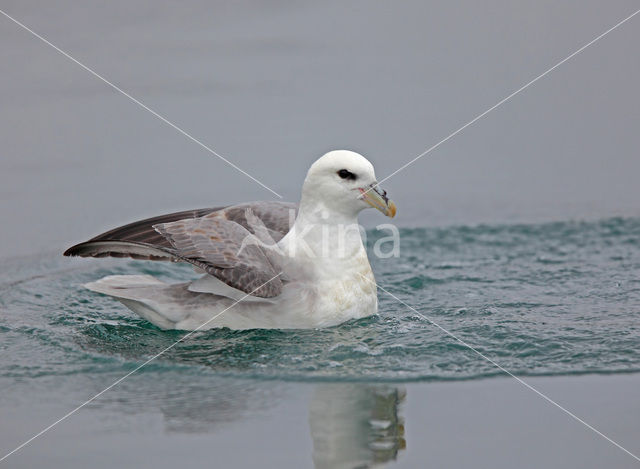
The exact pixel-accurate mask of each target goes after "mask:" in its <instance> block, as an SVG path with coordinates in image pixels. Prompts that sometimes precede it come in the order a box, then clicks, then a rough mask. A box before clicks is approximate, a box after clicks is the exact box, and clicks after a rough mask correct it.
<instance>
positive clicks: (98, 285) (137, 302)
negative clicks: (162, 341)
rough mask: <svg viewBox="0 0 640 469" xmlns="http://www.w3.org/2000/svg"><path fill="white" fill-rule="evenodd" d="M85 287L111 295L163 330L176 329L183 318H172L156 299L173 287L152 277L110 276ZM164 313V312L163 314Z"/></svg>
mask: <svg viewBox="0 0 640 469" xmlns="http://www.w3.org/2000/svg"><path fill="white" fill-rule="evenodd" d="M84 287H85V288H87V289H89V290H91V291H94V292H97V293H102V294H104V295H109V296H112V297H114V298H116V299H117V300H119V301H120V302H122V304H124V305H125V306H126V307H127V308H129V309H130V310H132V311H133V312H135V313H137V314H139V315H140V316H141V317H143V318H144V319H146V320H147V321H149V322H151V323H153V324H155V325H156V326H158V327H160V328H162V329H174V328H175V325H176V322H178V320H180V319H182V318H181V317H180V318H178V317H171V315H169V314H167V312H166V308H162V307H161V304H159V303H158V302H157V301H156V299H157V298H158V296H162V292H163V291H164V290H166V289H168V288H171V285H169V284H167V283H164V282H161V281H160V280H158V279H157V278H155V277H152V276H151V275H109V276H108V277H103V278H101V279H100V280H96V281H95V282H90V283H86V284H84ZM161 311H162V312H161Z"/></svg>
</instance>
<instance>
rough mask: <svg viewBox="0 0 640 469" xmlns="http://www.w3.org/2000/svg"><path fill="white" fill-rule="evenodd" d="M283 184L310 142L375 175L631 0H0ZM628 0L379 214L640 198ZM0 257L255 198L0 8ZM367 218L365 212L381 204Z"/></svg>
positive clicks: (431, 217)
mask: <svg viewBox="0 0 640 469" xmlns="http://www.w3.org/2000/svg"><path fill="white" fill-rule="evenodd" d="M0 5H1V8H2V9H3V10H4V11H6V12H7V13H8V14H10V15H12V16H14V17H16V18H17V19H18V20H20V21H22V22H24V23H25V24H26V25H28V26H29V27H31V28H33V29H34V30H35V31H37V32H38V33H40V34H42V35H43V36H44V37H46V38H47V39H49V40H50V41H51V42H53V43H54V44H56V45H58V46H59V47H60V48H62V49H63V50H65V51H67V52H68V53H70V54H71V55H72V56H74V57H76V58H77V59H78V60H80V61H81V62H83V63H85V64H86V65H87V66H89V67H91V68H94V69H95V70H96V71H97V72H98V73H100V74H102V75H104V76H105V77H106V78H107V79H109V80H111V81H113V82H114V83H116V84H117V85H118V86H120V87H122V88H123V89H125V90H126V91H128V92H129V93H131V94H132V95H133V96H135V97H136V98H138V99H140V100H141V101H143V102H144V103H146V104H147V105H148V106H150V107H152V108H153V109H155V110H157V111H158V112H159V113H161V114H163V115H165V116H167V117H168V118H169V119H170V120H172V121H173V122H175V123H176V124H177V125H179V126H181V127H183V128H184V129H185V130H187V131H188V132H190V133H192V134H193V135H194V136H195V137H196V138H199V139H201V140H202V141H203V142H204V143H206V144H207V145H210V146H211V147H212V148H214V149H215V150H216V151H218V152H220V153H221V154H223V155H225V156H226V157H228V158H229V159H230V160H232V161H233V162H234V163H236V164H237V165H239V166H240V167H242V168H244V169H245V170H246V171H248V172H250V173H252V174H254V175H256V176H257V177H258V178H259V179H261V180H262V181H263V182H264V183H265V184H267V185H269V186H271V187H273V188H274V189H275V190H276V191H277V192H280V193H281V194H282V195H283V196H284V197H285V199H287V200H297V198H298V196H299V190H300V184H301V181H302V179H303V177H304V174H305V172H306V170H307V168H308V166H309V164H310V163H311V162H312V161H313V160H314V159H315V158H317V157H318V156H320V155H321V154H323V153H324V152H325V151H328V150H331V149H335V148H350V149H354V150H357V151H360V152H362V153H364V154H365V155H366V156H368V157H369V158H370V159H371V160H372V161H373V162H374V164H375V165H376V168H377V174H378V177H379V178H382V177H384V176H386V175H388V174H389V173H391V172H392V171H394V170H395V169H396V168H397V167H399V166H400V165H401V164H403V163H405V162H406V161H408V160H410V159H411V158H413V157H414V156H415V155H417V154H419V153H421V152H422V151H424V150H425V149H426V148H428V147H430V146H431V145H433V144H435V143H436V142H438V141H439V140H441V139H442V138H444V137H445V136H447V135H448V134H450V133H451V132H453V131H454V130H456V129H458V128H459V127H460V126H461V125H463V124H464V123H466V122H468V121H469V120H471V119H472V118H473V117H475V116H476V115H478V114H479V113H481V112H483V111H484V110H486V109H487V108H489V107H491V106H492V105H494V104H495V103H496V102H498V101H499V100H500V99H502V98H503V97H505V96H506V95H508V94H509V93H511V92H512V91H514V90H516V89H517V88H519V87H520V86H522V85H523V84H524V83H526V82H527V81H529V80H531V79H532V78H534V77H535V76H537V75H538V74H540V73H542V72H543V71H545V70H547V69H548V68H549V67H551V66H552V65H554V64H555V63H557V62H558V61H560V60H561V59H563V58H564V57H566V56H567V55H569V54H570V53H572V52H573V51H575V50H576V49H578V48H579V47H580V46H582V45H583V44H585V43H587V42H588V41H590V40H592V39H593V38H595V37H596V36H597V35H599V34H601V33H602V32H604V31H605V30H606V29H608V28H609V27H611V26H613V25H614V24H615V23H617V22H618V21H620V20H621V19H623V18H625V17H626V16H628V15H630V14H631V13H633V11H634V10H635V9H636V8H638V3H637V2H634V1H612V2H601V1H584V0H580V1H562V2H557V1H553V2H552V1H542V2H541V1H536V2H512V1H490V2H474V1H464V2H402V3H391V2H364V1H355V2H349V3H346V4H345V3H341V2H340V3H339V2H334V3H327V2H323V3H322V4H321V5H320V4H311V3H307V4H303V3H289V2H272V3H270V4H269V6H266V5H265V4H263V3H262V2H233V3H232V2H228V3H226V4H223V3H219V2H208V1H188V2H180V3H179V4H178V3H172V2H156V1H136V2H130V1H113V2H106V3H105V2H100V1H57V2H44V1H39V2H34V1H25V0H20V1H7V0H2V1H0ZM639 42H640V16H638V17H635V18H633V19H632V20H630V21H629V22H628V23H626V24H624V25H623V26H621V27H620V28H619V29H617V30H616V31H614V32H612V33H611V34H610V35H608V36H606V37H605V38H603V39H602V40H601V41H599V42H597V43H596V44H594V45H593V46H591V47H590V48H588V49H587V50H585V51H584V52H583V53H581V54H579V55H578V56H576V57H575V58H574V59H572V60H571V61H569V62H567V63H566V64H564V65H562V66H561V67H559V68H558V69H556V70H555V71H553V72H552V73H550V74H549V75H548V76H547V77H545V78H543V79H542V80H540V81H539V82H537V83H535V84H534V85H533V86H531V87H530V88H529V89H527V90H526V91H524V92H523V93H522V94H520V95H518V96H516V97H515V98H513V99H512V100H510V101H509V102H507V103H506V104H505V105H503V106H502V107H500V108H498V109H496V110H495V111H494V112H492V113H491V114H489V115H488V116H486V117H485V118H483V119H482V120H480V121H478V122H477V123H476V124H474V125H473V126H471V127H469V128H468V129H466V130H465V131H463V132H462V133H461V134H459V135H458V136H456V137H454V138H453V139H452V140H450V141H449V142H447V143H445V144H444V145H442V146H441V147H440V148H438V149H437V150H435V151H434V152H433V153H431V154H430V155H429V156H427V157H426V158H424V159H422V160H420V161H419V162H418V163H416V164H415V165H413V166H412V167H411V168H410V169H408V170H405V171H403V172H401V173H399V174H398V175H396V176H394V177H393V178H391V179H390V180H389V181H387V183H386V184H385V187H386V189H387V190H388V191H389V193H390V194H391V195H392V196H393V198H394V199H395V200H396V202H397V204H398V207H399V215H398V217H397V219H396V220H397V223H398V224H399V225H435V224H451V223H480V222H483V223H496V222H500V223H501V222H522V221H524V222H535V221H542V220H554V219H567V218H598V217H608V216H613V215H627V216H634V215H638V214H639V213H640V206H639V204H638V201H639V200H640V197H639V196H640V185H639V184H638V183H637V177H638V174H639V172H640V158H639V157H638V148H640V136H639V133H638V121H639V117H640V106H639V104H640V98H639V94H638V92H637V84H638V83H639V82H640V60H638V49H637V45H638V43H639ZM0 84H1V86H0V141H1V147H0V148H1V150H0V151H1V153H0V154H1V159H0V219H2V238H1V239H2V243H1V244H0V256H3V257H7V256H13V255H23V254H28V253H33V252H39V251H42V250H47V251H53V250H60V249H63V248H64V247H66V246H68V245H70V244H71V243H74V242H78V241H82V240H84V239H86V238H87V237H89V236H92V235H95V234H97V233H98V232H100V231H103V230H105V229H108V228H111V227H113V226H116V225H119V224H123V223H125V222H128V221H132V220H134V219H136V218H141V217H145V216H151V215H156V214H160V213H164V212H168V211H171V210H177V209H185V208H194V207H201V206H210V205H216V204H220V203H235V202H241V201H246V200H256V199H272V198H273V196H272V194H270V193H269V192H267V191H266V190H264V189H263V188H261V187H260V186H258V185H257V184H255V183H254V182H252V181H251V180H249V179H247V178H246V177H245V176H243V175H242V174H240V173H238V172H236V171H235V170H234V169H233V168H231V167H229V166H227V165H226V164H225V163H223V162H222V161H220V160H218V159H217V158H216V157H214V156H213V155H211V154H209V153H207V152H206V151H205V150H203V149H202V148H200V147H198V146H197V145H196V144H194V143H193V142H190V141H189V140H187V139H186V138H185V137H184V136H182V135H180V134H179V133H178V132H176V131H175V130H173V129H171V128H170V127H169V126H167V125H166V124H164V123H162V122H161V121H159V120H158V119H156V118H155V117H153V116H152V115H151V114H149V113H148V112H146V111H144V110H143V109H141V108H140V107H138V106H137V105H135V104H134V103H132V102H131V101H129V100H127V99H126V98H125V97H123V96H122V95H120V94H118V93H117V92H115V91H114V90H112V89H111V88H109V87H108V86H107V85H105V84H104V83H102V82H101V81H99V80H98V79H96V78H95V77H93V76H91V75H90V74H89V73H87V72H86V71H85V70H83V69H81V68H80V67H79V66H78V65H76V64H74V63H72V62H71V61H69V60H68V59H67V58H65V57H63V56H62V55H60V54H59V53H57V52H55V51H54V50H53V49H52V48H50V47H49V46H47V45H45V44H44V43H43V42H41V41H39V40H38V39H36V38H34V37H33V36H32V35H30V34H29V33H27V32H26V31H24V30H22V29H21V28H19V27H18V26H17V25H15V24H14V23H12V22H11V21H10V20H8V19H7V18H5V17H0ZM374 215H379V214H370V215H368V216H367V217H365V222H366V224H368V225H369V226H372V225H373V224H376V223H380V222H383V220H382V219H381V218H380V217H379V216H374Z"/></svg>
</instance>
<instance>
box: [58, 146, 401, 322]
mask: <svg viewBox="0 0 640 469" xmlns="http://www.w3.org/2000/svg"><path fill="white" fill-rule="evenodd" d="M376 185H377V182H376V179H375V173H374V169H373V166H372V165H371V163H369V161H367V160H366V159H365V158H364V157H363V156H361V155H359V154H357V153H354V152H350V151H346V150H338V151H333V152H330V153H327V154H326V155H324V156H323V157H322V158H320V159H319V160H317V161H316V162H315V163H314V164H313V165H312V166H311V168H310V169H309V171H308V173H307V177H306V179H305V181H304V184H303V186H302V197H301V200H300V204H299V208H298V212H297V216H296V217H295V222H294V224H293V226H292V227H291V229H290V230H288V232H287V233H286V235H285V236H284V237H283V238H282V239H280V240H279V241H278V242H277V243H276V242H275V241H273V239H272V237H271V236H270V234H269V233H270V230H269V229H268V228H267V227H266V226H265V225H264V224H263V223H262V222H261V220H260V217H259V216H256V215H254V213H253V212H252V210H251V208H250V207H247V208H246V209H245V214H244V215H245V218H246V225H247V226H248V229H244V228H242V227H236V226H233V227H232V226H230V225H229V224H230V223H235V222H234V221H230V220H228V217H226V216H224V212H220V213H222V214H223V215H220V214H219V213H218V212H213V213H211V214H209V215H206V217H208V218H207V219H205V218H204V217H203V218H202V219H200V218H195V219H192V220H187V221H186V222H185V221H179V222H173V224H172V223H166V224H158V225H154V226H153V227H154V228H155V230H156V231H157V232H159V233H161V234H163V235H164V236H166V237H167V239H169V241H171V245H172V248H171V249H164V250H163V252H164V253H165V254H164V255H165V256H167V254H166V253H169V254H172V255H174V258H175V259H177V260H186V261H187V262H192V263H194V264H196V265H198V266H201V267H202V266H204V267H205V268H206V269H207V272H213V274H206V275H204V276H203V277H201V278H200V279H198V280H196V281H194V282H191V283H182V284H173V285H170V284H166V283H164V282H161V281H159V280H158V279H156V278H154V277H151V276H147V275H117V276H108V277H105V278H102V279H100V280H98V281H95V282H92V283H88V284H86V285H85V286H86V287H87V288H88V289H90V290H93V291H95V292H99V293H103V294H106V295H110V296H112V297H114V298H117V299H118V300H120V301H121V302H122V303H123V304H125V305H126V306H127V307H128V308H130V309H131V310H133V311H135V312H136V313H138V314H139V315H140V316H142V317H143V318H145V319H147V320H149V321H150V322H152V323H153V324H155V325H157V326H158V327H161V328H163V329H183V330H195V329H210V328H215V327H229V328H232V329H252V328H316V327H326V326H333V325H336V324H339V323H341V322H344V321H347V320H350V319H356V318H362V317H365V316H369V315H372V314H375V313H376V311H377V305H378V301H377V293H376V287H375V279H374V276H373V272H372V271H371V266H370V265H369V260H368V258H367V253H366V250H365V248H364V245H363V243H362V238H361V235H360V232H359V229H358V221H357V217H358V213H359V212H360V211H361V210H363V209H365V208H367V207H370V206H373V207H375V208H377V209H379V210H380V211H382V212H383V213H385V214H386V215H388V216H393V215H394V214H395V205H394V204H393V202H391V201H389V200H388V199H387V198H386V194H384V193H381V192H380V191H379V190H378V189H377V187H376ZM238 207H239V206H238ZM225 217H226V218H225ZM265 219H266V218H265ZM200 220H202V221H200ZM204 222H206V223H204ZM212 223H214V225H212ZM211 226H215V227H219V228H220V229H219V230H216V231H215V232H213V231H211V232H207V230H206V228H207V227H211ZM228 228H229V229H228ZM230 228H233V229H230ZM210 229H211V228H210ZM198 230H200V231H198ZM221 233H222V234H221ZM241 234H242V235H244V238H242V239H240V238H241V237H242V236H241ZM95 239H98V238H94V240H95ZM243 241H244V243H245V244H243ZM247 241H250V242H249V243H248V244H247ZM88 243H89V242H88ZM88 243H84V244H87V245H89V244H88ZM103 244H104V243H103ZM120 244H122V243H120ZM120 244H119V245H118V246H120ZM94 245H96V243H95V242H94V243H93V244H92V245H91V246H92V247H94ZM79 246H82V245H79ZM230 246H233V247H234V249H235V248H237V247H240V248H241V249H238V250H237V252H235V253H233V255H234V257H233V258H234V259H235V256H236V254H237V253H238V252H240V253H241V254H240V255H238V256H237V257H238V258H239V259H240V258H241V259H240V260H241V261H242V263H243V264H242V266H243V269H244V270H243V272H248V274H246V275H245V276H244V277H242V276H240V277H239V279H240V280H237V279H236V278H235V277H233V276H230V274H232V273H233V271H229V270H226V269H233V268H234V267H233V266H230V265H229V262H230V261H229V258H230V256H231V254H229V253H230V251H231V250H230ZM72 249H73V248H72ZM101 249H102V251H100V252H101V253H103V252H104V250H105V249H106V248H104V247H101ZM110 249H112V251H111V252H114V251H113V249H114V248H110ZM132 249H133V248H132ZM135 249H136V250H137V251H135V252H138V251H139V250H140V249H141V248H140V246H139V245H138V244H137V245H136V246H135ZM243 250H244V253H242V251H243ZM70 251H71V250H70ZM95 252H97V251H95V249H94V251H92V252H91V253H89V254H83V253H80V254H76V253H75V252H71V255H95ZM119 252H125V251H119ZM132 252H133V251H132ZM247 266H248V267H247ZM220 272H221V273H220ZM274 272H275V274H274V275H271V274H273V273H274ZM231 277H233V279H234V280H235V283H234V282H231V281H229V280H228V279H229V278H231ZM248 278H250V279H251V282H249V281H248V280H246V279H248ZM256 279H260V282H261V283H260V284H258V280H256ZM262 280H264V281H265V282H266V284H267V285H268V284H270V283H271V282H275V281H276V280H277V282H281V286H278V288H277V289H275V290H273V291H271V290H270V291H269V292H266V290H265V288H266V287H265V286H264V285H265V282H262ZM230 283H232V284H233V285H234V286H231V285H230ZM249 285H251V289H250V288H249ZM278 285H280V283H279V284H278ZM234 287H235V288H234ZM256 287H259V288H256ZM256 292H260V294H256ZM263 292H264V293H263ZM274 293H275V294H274Z"/></svg>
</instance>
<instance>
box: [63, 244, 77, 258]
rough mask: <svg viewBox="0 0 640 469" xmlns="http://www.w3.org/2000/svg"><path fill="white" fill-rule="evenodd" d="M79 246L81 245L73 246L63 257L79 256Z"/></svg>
mask: <svg viewBox="0 0 640 469" xmlns="http://www.w3.org/2000/svg"><path fill="white" fill-rule="evenodd" d="M78 246H79V244H76V245H75V246H71V247H70V248H69V249H67V250H66V251H65V252H63V253H62V255H63V256H67V257H70V256H77V255H78Z"/></svg>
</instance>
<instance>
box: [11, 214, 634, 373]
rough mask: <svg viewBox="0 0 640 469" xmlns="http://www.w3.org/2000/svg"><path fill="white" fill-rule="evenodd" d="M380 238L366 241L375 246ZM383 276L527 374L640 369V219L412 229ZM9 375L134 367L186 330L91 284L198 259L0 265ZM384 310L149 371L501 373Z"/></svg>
mask: <svg viewBox="0 0 640 469" xmlns="http://www.w3.org/2000/svg"><path fill="white" fill-rule="evenodd" d="M375 240H376V233H375V232H372V233H370V236H369V243H370V244H372V243H373V242H375ZM371 260H372V264H373V267H374V271H375V272H376V278H377V280H378V283H379V284H380V285H381V286H382V287H383V288H385V289H387V290H389V291H390V292H392V293H393V294H394V295H397V296H398V297H399V298H401V299H402V300H403V301H405V302H406V303H407V304H409V305H411V306H413V307H414V308H415V309H416V310H418V311H419V312H420V313H421V314H424V315H425V316H427V317H428V318H429V319H431V320H432V321H434V322H436V323H437V324H439V325H440V326H442V327H443V328H445V329H447V330H448V331H450V332H451V333H452V334H455V335H456V336H458V337H459V338H461V339H463V340H464V341H466V342H468V343H469V344H471V345H473V346H474V347H476V348H477V349H478V350H479V351H481V352H482V353H484V354H486V355H487V356H488V357H490V358H491V359H493V360H495V361H496V362H497V363H499V364H500V365H502V366H503V367H505V368H506V369H508V370H509V371H511V372H513V373H516V374H521V375H532V374H535V375H538V374H540V375H547V374H575V373H587V372H598V373H613V372H629V371H638V370H640V321H639V319H640V276H639V275H638V272H640V270H639V269H640V219H620V218H615V219H607V220H603V221H598V222H557V223H546V224H535V225H495V226H484V225H481V226H473V227H471V226H461V227H449V228H424V229H403V230H401V249H400V257H399V258H390V259H384V260H383V259H371ZM2 264H3V268H2V273H1V274H0V275H1V277H0V307H1V310H0V349H2V350H3V351H5V352H9V353H7V356H8V357H10V358H9V359H7V360H2V361H1V362H0V377H7V378H21V377H38V376H50V375H58V376H60V375H71V374H84V373H101V372H114V371H118V370H122V369H133V367H135V366H136V365H137V364H139V363H141V362H142V361H143V360H144V359H146V358H148V357H150V356H152V355H154V354H156V353H157V352H158V351H160V350H162V349H163V348H165V347H167V346H169V345H171V344H172V343H173V342H175V341H176V340H177V339H179V338H180V337H181V336H182V335H184V332H177V331H171V332H167V331H161V330H159V329H157V328H155V327H154V326H152V325H150V324H149V323H147V322H146V321H144V320H142V319H139V318H138V317H136V316H135V315H134V314H133V313H131V312H130V311H129V310H127V309H126V308H125V307H124V306H122V305H121V304H120V303H118V302H116V301H114V300H112V299H110V298H108V297H104V296H101V295H97V294H94V293H91V292H89V291H87V290H85V289H83V288H82V287H81V286H80V285H81V284H82V283H83V282H86V281H89V280H93V279H96V278H99V277H101V276H104V275H108V274H134V273H146V274H152V275H156V276H159V277H161V278H162V279H164V280H182V279H184V278H188V277H190V276H192V275H193V274H192V270H191V269H190V268H189V267H187V266H179V265H171V264H165V263H151V262H139V261H127V260H84V259H76V260H69V259H67V258H63V257H62V256H61V254H60V253H51V254H48V255H44V256H39V257H28V258H14V259H10V260H4V261H2ZM379 297H380V314H379V315H378V316H376V317H372V318H367V319H364V320H359V321H354V322H350V323H346V324H343V325H341V326H338V327H334V328H329V329H324V330H303V331H272V330H270V331H266V330H253V331H230V330H213V331H206V332H201V333H196V334H195V335H194V336H192V337H190V338H189V339H188V340H186V341H185V342H183V343H180V344H178V345H176V346H175V347H174V348H173V349H171V350H169V351H168V352H167V353H166V354H164V355H163V356H162V357H161V358H159V359H158V360H157V361H156V362H154V363H153V364H151V365H149V368H150V369H154V370H162V369H163V368H166V369H178V367H179V368H180V369H182V370H183V371H185V372H189V370H193V371H194V372H197V373H202V372H208V373H213V374H222V375H231V376H237V377H254V378H255V377H257V378H263V379H290V380H372V379H373V380H389V381H414V380H444V379H469V378H477V377H485V376H491V375H495V374H500V372H499V371H498V370H497V369H496V368H495V367H494V366H493V365H491V364H490V363H488V362H487V361H486V360H484V359H482V358H481V357H479V356H478V355H477V354H475V353H474V352H473V351H471V350H469V349H468V348H466V347H464V346H462V345H461V344H459V343H458V342H456V341H455V340H454V339H452V338H451V337H449V336H447V335H446V334H444V333H443V332H442V331H441V330H439V329H438V328H437V327H435V326H433V325H432V324H431V323H430V322H429V321H428V320H425V319H424V318H423V317H421V316H420V315H418V314H416V313H415V312H414V311H412V310H411V309H409V308H407V307H406V306H404V305H402V304H401V303H399V302H398V301H397V300H395V299H394V298H392V297H390V296H389V295H387V294H386V293H384V292H382V291H379Z"/></svg>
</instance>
